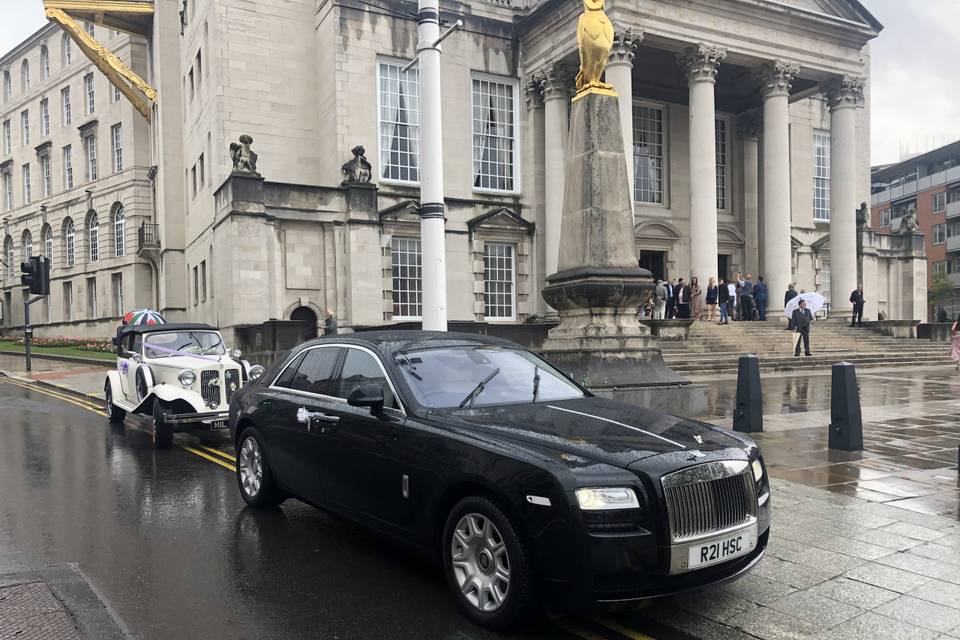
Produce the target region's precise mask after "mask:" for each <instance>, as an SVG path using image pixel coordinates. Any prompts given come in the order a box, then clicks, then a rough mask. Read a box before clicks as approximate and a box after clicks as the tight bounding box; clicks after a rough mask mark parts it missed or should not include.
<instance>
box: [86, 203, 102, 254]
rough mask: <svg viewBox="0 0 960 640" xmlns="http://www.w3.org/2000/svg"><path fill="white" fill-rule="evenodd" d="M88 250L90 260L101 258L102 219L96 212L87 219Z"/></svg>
mask: <svg viewBox="0 0 960 640" xmlns="http://www.w3.org/2000/svg"><path fill="white" fill-rule="evenodd" d="M87 252H88V253H87V255H89V256H90V262H96V261H97V260H99V259H100V221H99V220H98V219H97V214H95V213H93V214H90V217H89V218H88V219H87Z"/></svg>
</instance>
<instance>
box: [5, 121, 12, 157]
mask: <svg viewBox="0 0 960 640" xmlns="http://www.w3.org/2000/svg"><path fill="white" fill-rule="evenodd" d="M11 153H13V123H11V122H10V119H9V118H8V119H6V120H4V121H3V155H5V156H8V155H10V154H11Z"/></svg>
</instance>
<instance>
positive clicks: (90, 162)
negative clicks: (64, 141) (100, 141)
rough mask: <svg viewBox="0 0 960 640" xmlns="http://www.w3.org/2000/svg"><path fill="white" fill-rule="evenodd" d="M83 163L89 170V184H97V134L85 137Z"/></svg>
mask: <svg viewBox="0 0 960 640" xmlns="http://www.w3.org/2000/svg"><path fill="white" fill-rule="evenodd" d="M83 163H84V164H85V165H86V169H87V174H86V176H87V182H95V181H96V180H97V178H98V176H99V173H100V172H99V170H98V167H97V134H95V133H91V134H89V135H86V136H84V137H83Z"/></svg>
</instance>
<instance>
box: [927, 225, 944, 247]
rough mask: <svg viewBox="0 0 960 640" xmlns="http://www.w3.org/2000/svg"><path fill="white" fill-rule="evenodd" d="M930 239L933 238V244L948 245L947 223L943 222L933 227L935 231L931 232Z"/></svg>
mask: <svg viewBox="0 0 960 640" xmlns="http://www.w3.org/2000/svg"><path fill="white" fill-rule="evenodd" d="M938 232H939V233H938ZM930 237H931V238H933V244H946V243H947V223H946V222H941V223H940V224H935V225H933V229H932V230H931V232H930Z"/></svg>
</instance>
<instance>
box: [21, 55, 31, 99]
mask: <svg viewBox="0 0 960 640" xmlns="http://www.w3.org/2000/svg"><path fill="white" fill-rule="evenodd" d="M20 90H21V91H23V92H24V93H26V92H27V91H29V90H30V63H29V62H28V61H26V60H24V61H23V62H21V63H20Z"/></svg>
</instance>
